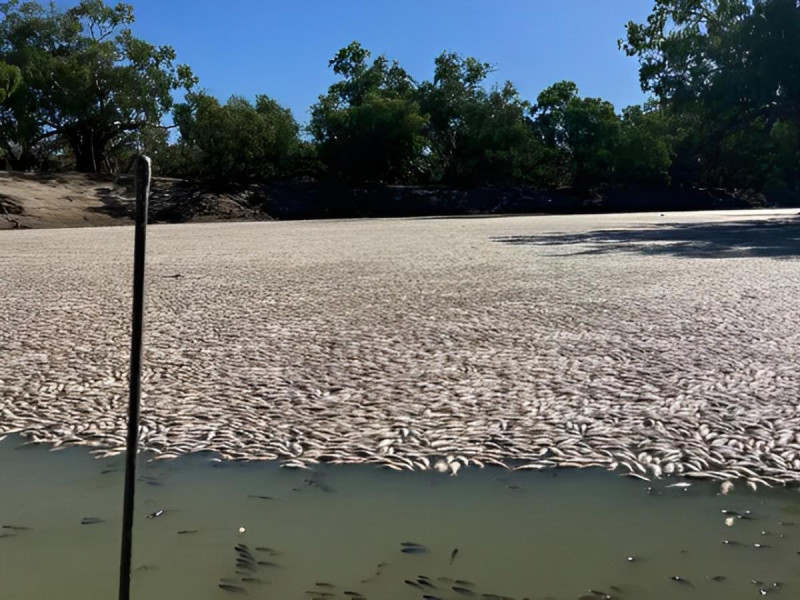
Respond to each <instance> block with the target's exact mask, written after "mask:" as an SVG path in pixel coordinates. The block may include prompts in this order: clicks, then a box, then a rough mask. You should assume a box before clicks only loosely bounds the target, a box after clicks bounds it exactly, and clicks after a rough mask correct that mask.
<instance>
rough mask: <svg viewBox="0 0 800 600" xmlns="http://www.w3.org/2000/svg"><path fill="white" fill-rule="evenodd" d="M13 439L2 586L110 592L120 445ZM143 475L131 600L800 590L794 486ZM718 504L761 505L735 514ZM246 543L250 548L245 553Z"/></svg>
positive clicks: (573, 477) (198, 466)
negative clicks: (115, 449)
mask: <svg viewBox="0 0 800 600" xmlns="http://www.w3.org/2000/svg"><path fill="white" fill-rule="evenodd" d="M20 443H21V440H19V439H14V438H9V439H6V440H5V441H3V442H0V489H1V490H2V493H0V525H2V526H4V528H3V529H2V530H0V590H1V591H0V597H2V598H4V599H10V600H17V599H19V600H27V599H50V598H58V599H59V600H73V599H74V600H90V599H101V598H102V599H106V598H115V597H116V591H117V569H118V566H117V565H118V554H119V533H120V522H121V520H120V510H121V508H120V507H121V497H122V472H121V470H120V469H121V466H122V460H121V459H119V458H118V459H114V460H103V461H97V460H94V459H92V458H91V457H89V456H88V454H87V453H86V451H85V450H82V449H67V450H62V451H58V452H50V451H48V450H47V448H43V447H36V446H27V447H23V448H18V446H19V445H20ZM140 474H141V475H142V479H141V480H140V482H139V487H138V488H137V515H136V528H135V533H134V548H135V552H134V560H133V562H134V566H135V568H136V571H135V573H134V577H133V596H134V598H137V599H147V600H161V599H164V600H166V599H169V600H202V599H208V600H215V599H220V600H224V599H225V598H233V597H236V596H237V595H239V594H240V593H241V594H245V593H246V594H247V595H249V596H250V597H253V598H265V599H266V598H281V599H289V598H348V597H350V598H354V597H355V598H357V597H359V596H357V595H355V594H360V596H361V597H364V598H373V599H384V598H385V599H394V598H397V599H406V598H407V599H409V600H411V599H414V598H417V599H420V598H423V597H425V596H427V597H430V598H441V599H453V598H467V597H474V598H494V597H495V596H492V594H495V595H496V596H499V597H509V598H517V599H521V598H536V599H543V598H559V599H568V600H570V599H572V600H574V599H577V598H580V597H581V596H585V595H590V590H596V591H599V592H604V593H607V594H609V595H611V596H612V597H614V598H621V599H642V600H646V599H651V600H675V599H678V598H698V599H699V598H720V599H723V598H724V599H726V600H728V599H739V598H741V599H746V598H757V597H761V596H762V591H761V590H764V591H766V592H767V593H768V594H767V595H769V596H770V597H772V596H774V597H776V598H798V597H800V493H798V492H797V491H794V490H763V491H759V492H758V493H753V492H751V491H749V490H745V489H743V487H742V486H737V489H736V490H735V491H734V492H733V493H732V494H731V495H730V496H727V497H723V496H719V495H717V490H718V488H717V486H716V485H711V484H705V483H694V484H693V485H692V486H691V488H690V489H689V490H688V491H686V492H684V491H682V490H680V489H678V488H665V486H666V485H668V484H669V483H672V482H671V481H665V482H660V483H658V484H656V485H655V486H654V487H655V488H656V489H654V490H653V492H654V493H651V494H649V493H648V492H647V489H646V488H647V484H646V483H645V482H641V481H637V480H631V479H623V478H619V477H616V476H615V475H612V474H609V473H605V472H600V471H559V472H548V473H534V472H517V473H508V472H505V471H502V470H499V469H484V470H477V469H464V470H462V471H461V472H460V473H459V475H458V477H448V476H445V475H441V474H437V473H397V472H393V471H383V470H377V469H374V468H372V467H360V466H350V467H343V466H323V467H319V468H318V469H316V470H315V471H313V472H309V471H295V470H289V469H280V468H278V467H277V466H276V465H273V464H245V463H215V462H214V461H212V460H209V457H207V456H189V457H185V458H182V459H180V460H176V461H171V462H160V463H149V464H143V466H142V467H141V469H140ZM723 509H725V510H733V511H737V512H739V513H742V514H744V512H745V511H748V510H749V511H751V514H750V516H751V517H752V518H749V519H738V518H734V519H733V525H732V526H728V525H726V523H725V515H724V514H722V512H721V511H722V510H723ZM161 510H163V511H164V512H163V514H160V516H158V517H155V518H149V519H148V518H146V515H148V514H151V513H154V512H156V511H161ZM86 519H88V520H89V521H90V523H87V524H82V521H83V520H86ZM95 520H98V522H93V521H95ZM793 521H797V523H798V524H797V525H793V524H792V522H793ZM23 527H24V528H28V529H17V528H23ZM240 527H243V528H245V532H244V533H240V532H239V529H240ZM179 532H183V533H179ZM723 540H729V541H733V542H737V543H735V544H734V543H731V544H724V543H723ZM403 542H411V543H415V544H419V545H420V546H419V548H420V550H415V551H412V552H408V553H404V552H402V551H401V550H402V548H403V546H402V543H403ZM237 544H242V545H244V546H246V548H247V552H249V554H250V555H252V557H253V559H252V560H250V559H248V558H247V556H246V554H247V553H244V554H245V558H244V559H240V562H239V564H238V566H237V557H239V556H240V555H241V554H242V553H241V552H240V553H237V551H236V550H235V548H234V547H235V546H236V545H237ZM754 544H761V545H762V546H764V547H761V548H757V547H755V546H754ZM422 547H424V548H422ZM265 548H269V550H266V549H265ZM423 549H424V551H421V550H423ZM455 549H458V552H457V553H456V555H455V557H453V551H454V550H455ZM628 557H634V558H635V560H633V561H629V560H628ZM259 562H261V563H271V564H258V563H259ZM248 563H254V564H253V565H251V564H248ZM237 571H239V572H238V573H237ZM673 576H679V577H681V578H683V579H684V580H686V582H676V581H674V580H672V579H671V577H673ZM243 578H247V579H248V580H247V581H242V579H243ZM722 578H724V579H722ZM456 580H458V581H459V582H461V583H457V582H456ZM754 581H755V582H756V583H753V582H754ZM408 582H411V583H408ZM463 582H466V583H463ZM759 582H760V583H759ZM773 582H778V583H779V586H778V587H774V586H773V585H772V584H773ZM319 584H323V585H319ZM220 585H229V586H234V587H231V588H230V590H225V589H222V588H221V587H220ZM453 588H458V589H455V590H454V589H453ZM239 589H241V590H243V591H242V592H239V591H237V590H239ZM346 592H348V593H349V595H348V594H346ZM484 595H486V596H484ZM597 597H600V596H597Z"/></svg>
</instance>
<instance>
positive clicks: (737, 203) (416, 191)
mask: <svg viewBox="0 0 800 600" xmlns="http://www.w3.org/2000/svg"><path fill="white" fill-rule="evenodd" d="M767 206H800V198H795V197H792V196H791V195H789V196H787V195H784V196H783V197H781V198H777V197H776V198H772V197H764V196H760V195H759V196H748V195H745V194H736V193H730V192H725V191H723V190H692V189H690V190H679V189H673V188H664V187H644V186H638V187H611V188H605V189H598V190H595V191H593V192H591V193H584V194H578V193H577V192H575V191H574V190H568V189H560V190H542V189H537V188H533V187H529V186H483V187H473V188H453V187H447V186H433V185H431V186H386V185H383V186H371V187H359V188H351V187H342V186H337V185H333V184H329V183H325V182H318V181H313V180H293V181H277V182H272V183H268V184H249V185H241V186H236V187H233V188H229V189H226V190H213V189H210V188H208V187H207V186H204V185H202V184H200V183H193V182H186V181H181V180H178V179H169V178H158V177H157V178H155V179H154V180H153V184H152V194H151V199H150V218H151V222H154V223H195V222H207V221H231V220H233V221H263V220H272V219H279V220H298V219H329V218H352V217H356V218H365V217H415V216H416V217H419V216H456V215H461V216H463V215H487V214H489V215H491V214H495V215H497V214H529V215H530V214H554V213H555V214H581V213H623V212H640V211H641V212H648V211H655V212H666V211H676V210H679V211H685V210H731V209H746V208H758V207H767ZM132 216H133V182H132V180H131V178H130V177H121V178H116V179H114V178H110V177H103V176H88V175H83V174H79V173H59V174H52V175H32V174H23V173H5V172H0V229H46V228H55V227H86V226H107V225H125V224H130V223H131V218H132Z"/></svg>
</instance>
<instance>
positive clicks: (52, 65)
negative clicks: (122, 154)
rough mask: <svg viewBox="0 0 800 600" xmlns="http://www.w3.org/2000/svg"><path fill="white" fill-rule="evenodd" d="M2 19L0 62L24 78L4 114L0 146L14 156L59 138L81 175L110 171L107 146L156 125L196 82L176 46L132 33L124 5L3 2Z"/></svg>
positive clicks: (130, 16)
mask: <svg viewBox="0 0 800 600" xmlns="http://www.w3.org/2000/svg"><path fill="white" fill-rule="evenodd" d="M0 14H2V17H3V18H2V21H0V60H2V61H5V62H6V63H8V64H9V65H13V66H15V67H17V68H18V69H19V70H20V72H21V74H22V84H21V85H20V86H19V88H18V89H17V91H16V93H15V94H14V95H13V96H11V97H10V98H9V100H8V101H7V102H6V108H5V109H4V110H3V112H2V114H0V135H2V140H0V141H2V142H3V143H4V145H5V146H6V147H7V148H10V147H11V146H14V148H16V149H17V150H18V152H17V154H21V155H25V154H28V155H30V154H32V153H34V152H35V149H36V148H37V146H39V145H41V143H42V142H43V141H45V140H47V139H50V138H58V139H59V140H62V141H63V142H65V143H66V144H68V145H69V147H70V149H71V150H72V152H73V154H74V157H75V161H76V166H77V168H78V170H81V171H98V170H101V169H103V168H107V167H108V164H107V161H106V158H107V150H108V148H109V146H110V145H113V144H114V143H115V142H117V141H118V139H119V138H120V137H124V136H126V135H128V134H129V133H130V132H136V131H140V130H141V129H143V128H145V127H155V126H159V125H160V122H161V118H162V116H163V115H164V114H165V113H166V112H167V111H168V110H169V109H170V108H171V107H172V102H173V101H172V91H173V90H175V89H178V88H180V87H186V88H188V87H191V86H192V85H193V84H194V81H195V80H194V77H193V76H192V73H191V71H190V70H189V68H188V67H186V66H183V65H175V64H174V60H175V52H174V50H173V49H172V48H171V47H169V46H154V45H152V44H149V43H147V42H145V41H143V40H140V39H138V38H136V37H134V36H133V34H132V33H131V31H130V29H128V26H129V25H130V24H131V23H132V22H133V9H132V7H131V6H129V5H127V4H123V3H120V4H117V5H115V6H108V5H106V4H105V3H104V2H103V1H102V0H82V1H81V2H80V3H79V4H78V5H77V6H75V7H74V8H71V9H69V10H67V11H64V12H62V11H60V10H58V9H57V8H56V7H55V5H54V4H51V5H49V6H47V7H44V6H42V5H40V4H39V3H37V2H20V0H11V1H9V2H4V3H1V4H0ZM20 149H21V151H19V150H20Z"/></svg>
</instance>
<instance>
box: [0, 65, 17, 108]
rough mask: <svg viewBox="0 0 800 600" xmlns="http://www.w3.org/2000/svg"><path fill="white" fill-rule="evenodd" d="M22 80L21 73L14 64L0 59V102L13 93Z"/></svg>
mask: <svg viewBox="0 0 800 600" xmlns="http://www.w3.org/2000/svg"><path fill="white" fill-rule="evenodd" d="M21 82H22V73H20V71H19V69H18V68H17V67H15V66H14V65H9V64H6V63H4V62H2V61H0V104H3V102H5V101H6V99H7V98H8V97H9V96H10V95H11V94H13V93H14V92H15V91H16V89H17V88H18V87H19V84H20V83H21Z"/></svg>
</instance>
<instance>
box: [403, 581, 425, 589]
mask: <svg viewBox="0 0 800 600" xmlns="http://www.w3.org/2000/svg"><path fill="white" fill-rule="evenodd" d="M405 584H406V585H410V586H411V587H413V588H417V589H418V590H421V589H423V587H422V586H421V585H420V584H418V583H417V582H416V581H412V580H411V579H406V580H405Z"/></svg>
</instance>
